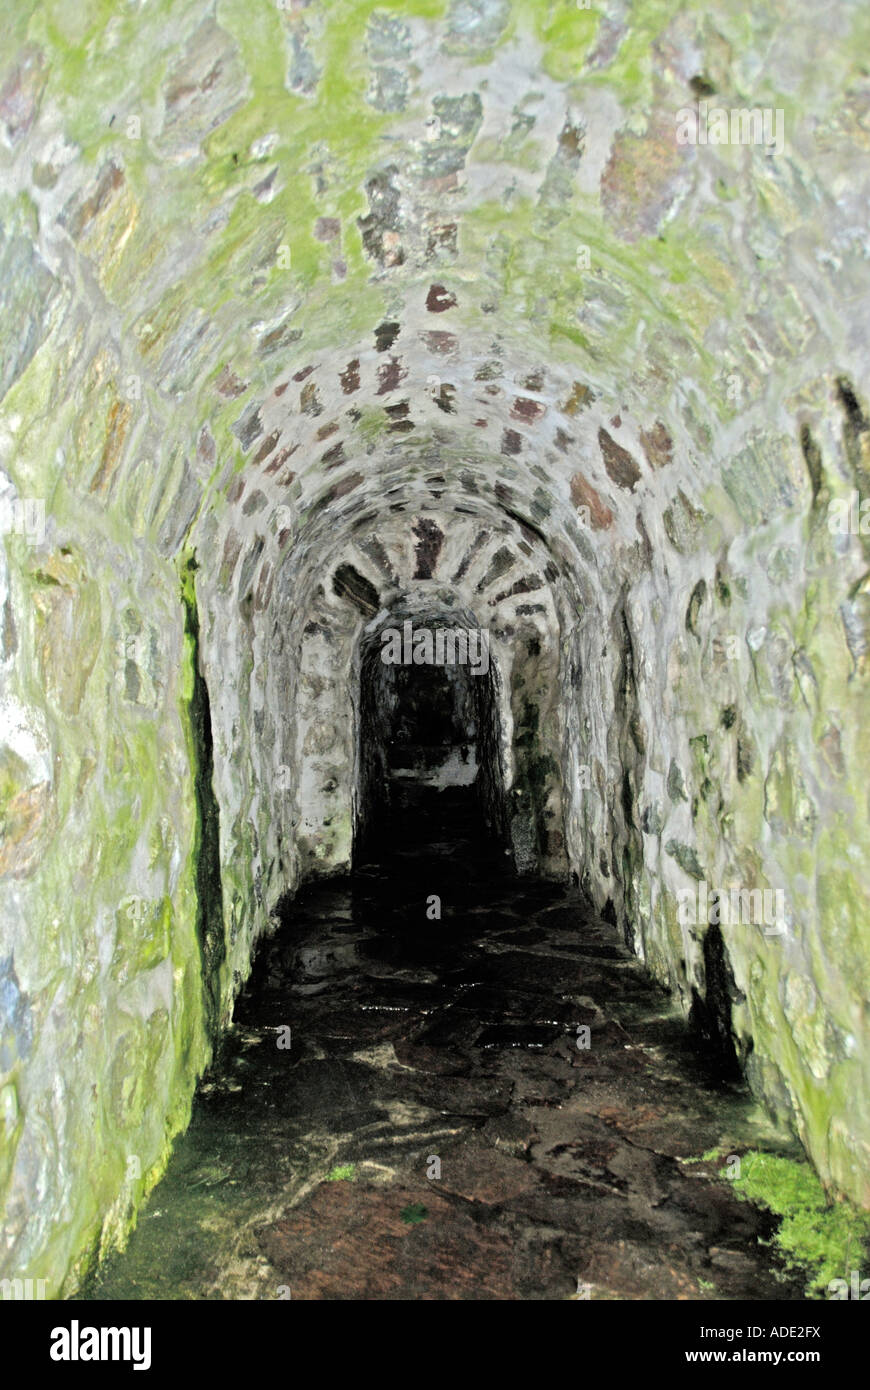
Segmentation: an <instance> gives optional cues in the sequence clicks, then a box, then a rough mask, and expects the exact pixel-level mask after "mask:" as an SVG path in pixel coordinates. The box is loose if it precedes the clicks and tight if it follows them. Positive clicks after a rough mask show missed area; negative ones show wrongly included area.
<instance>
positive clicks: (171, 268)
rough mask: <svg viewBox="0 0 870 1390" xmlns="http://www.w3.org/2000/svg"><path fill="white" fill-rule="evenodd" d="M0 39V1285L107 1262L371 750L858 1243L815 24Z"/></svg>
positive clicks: (840, 156) (193, 2)
mask: <svg viewBox="0 0 870 1390" xmlns="http://www.w3.org/2000/svg"><path fill="white" fill-rule="evenodd" d="M5 22H6V34H5V43H4V56H3V59H2V72H0V170H2V173H0V268H2V273H0V398H2V407H0V410H2V414H0V464H2V472H0V488H2V507H3V518H4V527H3V530H4V535H3V546H2V547H0V662H2V690H3V694H2V727H0V734H2V744H0V765H2V782H0V796H2V802H0V836H2V840H0V875H2V878H3V892H2V898H0V1029H2V1033H0V1045H2V1046H0V1206H2V1212H3V1216H2V1242H0V1274H2V1275H4V1276H8V1277H10V1278H12V1277H19V1276H23V1275H24V1274H27V1275H30V1276H32V1277H34V1278H43V1279H45V1280H46V1281H47V1284H48V1287H49V1289H50V1290H51V1293H52V1296H61V1297H67V1296H70V1295H71V1294H74V1292H75V1291H76V1289H78V1288H79V1287H80V1285H81V1283H82V1281H83V1280H84V1279H85V1277H86V1276H87V1275H88V1273H89V1271H90V1270H91V1269H92V1268H93V1266H94V1263H95V1261H96V1260H97V1259H98V1257H99V1256H100V1255H104V1254H105V1253H106V1252H111V1251H112V1250H114V1249H115V1248H116V1247H118V1246H119V1245H123V1243H124V1241H125V1240H126V1239H127V1238H128V1235H129V1232H130V1230H131V1228H132V1227H133V1226H134V1225H135V1222H136V1219H137V1214H138V1213H139V1212H140V1211H141V1210H142V1208H143V1204H144V1203H146V1202H147V1199H148V1196H149V1193H150V1192H151V1190H152V1189H153V1188H154V1186H155V1184H156V1183H158V1182H159V1181H160V1179H161V1177H162V1175H163V1174H164V1172H165V1171H166V1169H167V1165H168V1164H169V1163H171V1157H170V1156H171V1154H172V1152H173V1146H174V1145H177V1143H178V1142H179V1139H180V1136H182V1135H183V1133H184V1131H185V1130H186V1128H187V1126H188V1123H189V1121H190V1116H191V1107H192V1104H193V1100H194V1093H195V1090H196V1087H197V1083H198V1081H199V1080H200V1079H201V1078H202V1077H203V1075H204V1074H206V1072H207V1068H208V1067H209V1064H210V1063H211V1062H212V1059H213V1058H214V1056H215V1055H216V1050H217V1049H219V1047H220V1045H221V1039H222V1038H224V1037H225V1035H226V1034H227V1030H229V1029H231V1027H232V1021H233V1018H234V1009H235V1008H236V1004H237V1001H238V999H239V997H240V995H241V993H242V991H243V989H244V987H245V985H246V982H247V981H248V979H249V976H250V974H251V969H252V962H253V961H254V957H255V954H256V952H257V950H258V948H259V947H260V946H261V944H262V943H263V942H267V941H268V940H270V939H271V937H272V935H273V933H274V932H275V923H276V912H277V910H278V906H279V904H281V903H282V902H288V901H289V902H290V903H291V906H292V902H293V900H294V896H296V895H298V894H300V893H303V892H305V891H313V889H316V888H317V885H318V884H320V883H321V882H322V881H328V882H332V881H333V880H336V881H338V880H341V879H342V877H343V876H346V875H348V874H350V873H352V872H353V870H354V868H355V865H356V864H357V863H358V862H359V856H360V854H361V852H362V847H363V846H364V844H365V841H366V833H367V829H368V828H369V821H370V820H371V819H372V817H373V816H374V813H375V810H377V803H378V797H383V796H384V795H386V792H385V788H387V789H389V787H390V786H393V785H394V784H395V783H396V782H397V781H398V780H400V779H398V778H394V779H393V781H391V780H390V775H389V771H390V770H389V768H388V767H387V762H388V761H389V758H388V753H389V746H390V737H391V730H393V729H394V727H395V719H396V718H398V715H396V711H397V710H398V709H400V707H401V710H403V711H404V714H403V718H404V719H405V729H406V735H407V740H406V741H407V748H406V750H405V751H406V754H407V756H406V759H405V762H406V764H407V766H406V771H407V768H408V767H411V765H412V764H413V759H414V757H418V756H419V749H418V745H422V744H424V743H425V742H426V739H427V737H430V736H431V738H432V739H434V741H435V742H436V743H437V742H439V741H440V743H441V745H442V747H441V753H442V755H443V756H442V757H441V761H440V762H439V761H438V760H437V759H435V761H432V759H430V760H429V764H428V772H427V776H428V781H429V784H430V785H431V786H434V787H438V786H443V787H447V786H449V787H457V786H460V785H462V784H463V782H468V781H472V780H473V781H474V782H475V785H476V787H477V789H478V791H479V794H480V795H479V799H480V802H481V806H482V814H485V816H486V819H487V822H488V824H489V826H490V829H491V830H492V832H493V834H495V835H496V836H497V837H498V841H499V845H500V849H499V853H500V854H501V856H502V860H503V863H504V872H505V873H508V872H510V873H512V874H515V875H516V880H517V883H519V884H520V885H521V884H522V883H524V882H531V881H534V882H536V883H542V884H546V883H551V884H555V885H563V886H565V887H566V888H568V889H570V890H571V891H572V892H574V893H576V894H577V895H578V897H582V899H583V900H584V901H585V902H587V903H588V904H590V905H591V910H593V911H594V912H595V913H597V914H598V915H599V917H603V918H604V920H605V921H606V922H608V923H610V924H612V927H613V931H614V934H615V936H616V937H617V938H618V939H619V941H620V942H621V943H622V944H623V945H624V946H625V947H626V948H627V949H628V951H629V952H630V953H631V954H632V955H633V957H634V958H636V960H637V961H639V962H640V963H641V965H642V967H643V972H645V978H647V979H652V981H653V982H654V983H655V984H656V985H657V986H658V987H659V989H660V992H663V993H664V992H666V993H667V996H668V999H669V1001H670V1005H669V1007H672V1008H673V1010H674V1011H675V1013H676V1015H678V1016H680V1017H682V1018H683V1019H685V1020H688V1021H690V1022H691V1023H692V1025H693V1026H695V1027H698V1028H700V1032H701V1034H702V1035H705V1036H706V1037H707V1039H708V1040H710V1039H713V1040H714V1041H715V1040H718V1042H719V1043H720V1044H721V1045H722V1047H724V1048H726V1049H727V1050H728V1052H729V1053H730V1055H731V1056H732V1057H733V1059H734V1062H735V1065H736V1067H737V1068H738V1070H739V1073H740V1075H741V1076H742V1077H743V1078H744V1079H745V1084H746V1086H747V1087H748V1089H749V1093H750V1094H751V1096H752V1097H754V1099H755V1101H756V1102H757V1103H758V1104H759V1105H760V1106H761V1108H762V1109H763V1110H764V1112H765V1114H766V1115H768V1116H769V1117H771V1122H772V1123H775V1124H777V1125H779V1126H780V1127H782V1129H783V1130H784V1131H785V1132H787V1133H788V1134H789V1135H790V1136H791V1139H792V1140H793V1141H794V1143H795V1144H796V1145H798V1146H799V1148H800V1150H801V1152H802V1153H803V1155H805V1159H806V1161H807V1162H808V1164H809V1165H810V1166H811V1171H812V1172H814V1173H815V1174H816V1175H817V1178H818V1180H819V1181H820V1183H821V1185H822V1188H823V1189H824V1192H825V1194H826V1195H827V1199H828V1200H829V1201H831V1202H835V1203H845V1204H848V1205H849V1207H850V1209H854V1210H855V1211H856V1212H860V1211H861V1210H862V1209H867V1208H870V1014H868V1002H867V1001H868V998H870V936H868V927H867V921H868V913H870V879H868V874H867V869H866V864H867V860H868V856H870V800H868V792H867V779H866V776H865V772H866V768H867V766H868V760H870V744H868V730H870V706H868V697H867V691H868V686H867V680H868V670H867V659H868V658H867V653H868V635H870V606H868V604H870V600H868V594H870V589H868V576H870V520H868V521H866V524H865V518H864V502H865V500H866V499H867V498H870V414H868V411H870V406H868V399H870V397H868V378H867V344H868V341H870V277H868V268H867V256H868V241H867V228H868V196H870V158H868V153H870V144H868V142H870V77H868V69H867V64H866V58H865V56H862V55H866V53H867V51H868V39H870V13H868V10H867V8H866V6H863V5H861V4H859V3H851V0H837V3H835V4H834V5H833V7H832V8H831V9H830V10H829V11H828V12H827V14H826V18H825V29H826V34H825V39H826V45H827V46H826V52H825V61H824V63H823V64H822V63H820V62H819V60H818V52H817V47H818V33H817V29H818V12H817V8H816V7H815V6H812V5H810V4H808V3H804V0H759V3H757V4H754V5H753V6H752V7H751V9H749V10H746V9H744V8H741V7H738V8H737V9H735V8H734V7H733V6H731V5H729V4H727V3H725V0H713V3H712V4H708V5H705V6H703V7H701V6H697V5H694V4H686V3H684V0H643V3H640V4H635V5H628V4H626V3H623V0H602V3H600V4H591V5H585V4H577V3H574V0H571V2H570V3H568V0H550V3H545V2H544V0H535V3H532V0H402V2H401V3H398V2H397V0H392V2H391V0H377V2H376V3H373V0H331V2H330V3H329V4H327V3H323V0H286V3H280V2H279V3H277V4H274V3H269V2H268V0H262V3H258V4H255V5H251V4H250V3H243V2H242V0H212V2H210V3H206V0H149V3H144V0H143V3H136V2H135V0H125V3H109V0H80V3H77V4H75V5H72V4H69V3H67V0H21V3H19V4H16V5H15V6H14V7H11V8H7V13H6V15H5ZM720 110H724V111H725V113H726V116H727V113H728V112H731V113H732V125H733V113H734V111H738V112H742V113H743V115H744V116H745V117H746V118H747V119H746V121H745V122H744V124H743V126H741V127H740V131H742V135H743V136H745V137H746V138H738V139H737V140H733V139H728V138H718V139H715V138H713V136H714V134H715V133H716V130H717V128H716V127H715V125H713V124H711V121H712V120H713V118H714V116H715V113H716V112H717V111H720ZM753 113H759V121H758V123H757V129H756V125H755V124H754V123H753V120H752V119H750V118H751V117H752V116H753ZM760 113H770V114H771V115H773V114H775V116H776V123H775V125H774V122H773V120H771V122H770V123H769V124H765V123H764V122H765V121H766V115H765V117H764V121H762V119H761V115H760ZM774 130H775V132H776V134H775V137H774V134H773V132H774ZM718 134H719V136H720V137H721V136H722V134H723V132H722V128H721V124H720V126H719V127H718ZM755 136H758V138H754V137H755ZM406 623H407V624H413V625H414V626H415V627H417V628H420V627H430V628H435V629H438V628H439V627H441V628H451V629H453V630H459V629H461V630H464V631H468V632H472V631H474V632H485V633H486V634H487V638H488V646H487V651H486V658H487V659H486V670H485V671H484V670H482V669H481V670H480V671H479V672H478V673H477V674H474V673H468V672H467V671H465V672H463V671H461V670H460V668H458V667H457V668H455V669H449V668H447V667H445V668H443V670H441V671H440V672H439V671H438V670H437V668H436V667H432V669H431V670H429V669H426V670H425V671H424V670H423V669H422V668H420V669H419V670H418V668H417V667H415V666H402V665H396V666H394V667H392V666H388V665H385V664H384V662H383V661H382V660H380V659H379V656H380V652H381V648H382V645H383V641H384V634H385V633H386V632H387V631H388V630H390V629H394V630H396V631H398V632H402V631H403V626H404V624H406ZM415 680H416V681H417V682H418V683H417V684H416V685H415V684H414V682H415ZM412 687H413V689H412ZM415 692H416V693H415ZM436 706H437V710H436ZM427 709H428V711H429V715H430V716H431V718H430V720H429V726H431V727H429V726H426V719H425V718H424V716H425V715H426V711H427ZM437 711H440V714H439V713H437ZM436 715H437V717H436ZM415 720H416V722H415ZM439 720H440V724H439ZM427 727H429V733H428V734H427ZM432 728H435V729H436V734H434V735H433V734H432V733H431V729H432ZM438 730H440V732H438ZM451 730H452V732H451ZM415 749H417V752H416V753H415V751H414V750H415ZM400 753H401V750H399V752H398V753H396V756H395V757H394V759H393V761H394V763H395V762H397V766H396V767H393V769H392V771H393V773H394V774H395V773H396V771H397V769H398V771H399V772H401V770H402V768H401V764H402V757H401V756H400ZM408 759H410V762H408ZM412 770H413V768H412ZM418 770H419V769H418ZM382 809H383V808H382ZM435 888H436V889H437V891H438V892H440V893H443V894H444V895H445V901H446V900H447V898H448V897H449V891H450V890H449V888H448V886H447V884H446V883H445V884H444V885H442V886H441V887H438V885H437V884H436V885H435ZM719 889H724V890H725V891H726V892H727V891H730V890H734V889H736V890H737V891H738V894H744V893H745V894H746V895H748V899H747V900H751V901H755V900H756V898H755V897H753V895H757V897H758V899H761V895H763V894H764V893H765V892H767V893H768V894H769V895H771V896H773V895H777V894H778V895H779V896H778V899H777V901H778V902H779V904H780V907H781V910H780V911H779V912H778V914H777V918H776V924H775V926H770V925H768V926H767V927H765V926H764V925H763V924H762V925H759V924H753V923H751V922H748V921H743V920H739V919H738V920H733V914H732V920H726V914H723V915H722V918H721V921H720V920H719V917H718V916H717V915H715V914H713V913H710V912H709V911H708V906H709V903H710V901H711V899H712V898H713V896H714V890H719ZM427 891H428V890H427ZM433 891H434V890H433ZM702 896H703V903H704V907H703V910H701V909H700V908H699V910H697V911H696V910H692V911H691V912H686V911H685V910H683V909H684V907H685V904H686V903H687V902H691V903H692V904H693V905H694V904H700V902H701V900H702ZM643 972H642V973H643ZM288 1021H289V1022H292V1019H290V1020H288ZM422 1152H423V1153H425V1152H426V1150H425V1148H424V1149H423V1151H422ZM687 1152H688V1151H687Z"/></svg>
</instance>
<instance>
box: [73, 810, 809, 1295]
mask: <svg viewBox="0 0 870 1390" xmlns="http://www.w3.org/2000/svg"><path fill="white" fill-rule="evenodd" d="M442 802H443V798H442ZM448 809H449V810H450V812H451V817H450V819H452V825H451V835H450V839H446V838H442V839H441V840H439V839H438V838H437V837H438V835H440V834H443V829H442V828H439V825H438V824H437V823H431V822H430V823H429V824H427V825H424V826H422V827H421V826H420V825H419V824H416V825H414V826H413V833H412V828H411V827H410V826H406V827H405V828H406V830H407V831H408V833H407V834H405V835H403V834H402V830H401V825H400V826H399V827H396V828H395V832H394V834H393V836H392V838H391V843H390V849H389V852H387V853H386V854H382V855H381V857H380V860H379V862H373V863H371V864H369V865H367V866H365V867H363V868H361V869H360V870H359V871H358V872H357V873H356V874H355V875H354V877H353V878H352V879H344V880H335V879H333V880H330V881H327V882H324V883H321V884H320V885H315V886H311V887H309V888H307V889H306V890H304V891H303V892H302V893H301V894H299V895H298V896H297V897H296V898H295V899H294V900H293V901H292V902H289V903H288V904H286V905H285V907H284V910H283V914H282V926H281V928H280V930H279V932H278V933H277V934H276V935H275V936H274V937H273V938H271V939H270V940H269V941H267V942H266V943H264V945H263V948H262V949H261V952H260V954H259V957H258V959H257V961H256V964H255V969H254V972H253V975H252V977H251V980H250V982H249V985H248V988H247V989H246V991H245V993H244V995H243V996H242V998H241V999H240V1001H239V1004H238V1007H237V1010H236V1022H235V1024H234V1026H233V1029H232V1030H231V1033H230V1035H229V1037H228V1039H227V1042H226V1046H225V1047H224V1049H223V1053H222V1056H221V1058H220V1060H219V1062H218V1063H217V1064H216V1065H215V1067H214V1068H213V1070H212V1072H211V1074H210V1075H209V1076H208V1077H207V1078H206V1079H205V1081H204V1083H203V1084H202V1085H201V1087H200V1090H199V1094H198V1097H197V1100H196V1104H195V1109H194V1118H193V1121H192V1124H191V1126H190V1128H189V1130H188V1132H187V1133H186V1134H185V1135H184V1136H183V1138H182V1139H180V1141H179V1142H178V1143H177V1144H176V1147H175V1151H174V1153H173V1156H172V1159H171V1162H170V1165H169V1168H168V1171H167V1173H166V1176H165V1177H164V1178H163V1180H162V1182H161V1183H160V1184H159V1185H158V1186H157V1188H156V1189H155V1190H154V1192H153V1193H152V1195H151V1198H150V1200H149V1202H148V1204H147V1206H146V1207H145V1209H144V1211H143V1213H142V1215H141V1217H140V1220H139V1225H138V1228H137V1230H136V1231H135V1233H134V1235H133V1236H132V1238H131V1240H130V1242H129V1245H128V1247H127V1250H126V1251H125V1252H124V1253H123V1254H122V1255H117V1256H114V1257H111V1258H110V1259H109V1260H108V1261H107V1262H106V1263H105V1264H104V1266H103V1268H102V1271H101V1273H100V1274H99V1275H98V1276H97V1277H96V1278H94V1279H92V1280H91V1282H90V1283H89V1285H88V1286H87V1288H86V1289H85V1290H84V1293H83V1295H80V1296H84V1297H86V1298H93V1299H108V1298H124V1299H275V1298H293V1299H407V1298H411V1299H571V1298H578V1297H581V1298H591V1299H707V1300H715V1299H737V1298H749V1299H782V1298H800V1297H802V1291H801V1289H800V1288H799V1287H797V1286H796V1285H794V1284H790V1283H787V1282H783V1281H782V1280H781V1279H780V1278H778V1277H777V1273H776V1271H775V1268H774V1264H773V1259H772V1256H771V1254H770V1251H769V1250H768V1249H767V1248H766V1247H765V1246H764V1245H763V1244H761V1241H763V1240H764V1239H765V1238H766V1237H769V1235H770V1226H769V1219H768V1218H767V1217H766V1216H765V1215H764V1214H763V1213H761V1212H759V1211H757V1210H756V1209H755V1208H753V1207H751V1206H749V1205H748V1204H746V1203H744V1202H741V1201H739V1200H738V1199H737V1197H736V1196H735V1195H734V1193H733V1192H732V1190H731V1189H730V1188H729V1186H728V1183H727V1182H726V1181H724V1180H723V1178H722V1176H721V1175H720V1174H719V1173H718V1171H717V1170H718V1169H719V1168H720V1167H721V1166H722V1163H724V1155H727V1154H731V1153H738V1154H739V1153H740V1152H741V1151H744V1150H746V1149H748V1148H757V1147H759V1146H761V1147H767V1148H776V1147H781V1141H780V1142H778V1140H777V1136H776V1135H775V1134H774V1133H773V1132H772V1131H771V1130H770V1128H769V1127H768V1126H767V1124H766V1122H765V1120H764V1118H763V1116H762V1115H761V1114H760V1112H759V1111H758V1110H757V1109H756V1108H755V1107H754V1106H753V1105H752V1103H751V1101H750V1100H749V1098H748V1096H747V1095H746V1094H745V1092H744V1091H743V1090H742V1089H741V1088H740V1087H739V1086H738V1085H735V1084H734V1083H729V1082H727V1081H724V1080H723V1079H722V1077H721V1075H720V1074H718V1073H717V1070H716V1068H715V1066H714V1064H713V1062H712V1061H711V1059H709V1058H705V1057H703V1056H702V1055H701V1054H700V1052H699V1048H698V1044H697V1042H696V1041H695V1039H694V1038H693V1036H692V1035H691V1034H690V1033H689V1031H688V1030H687V1028H686V1027H685V1026H684V1025H683V1023H682V1022H681V1021H680V1020H678V1019H677V1018H675V1017H674V1015H673V1012H672V1011H671V1009H670V1007H669V1003H668V1000H667V997H666V996H664V995H663V994H662V993H661V992H660V991H659V990H658V989H656V988H655V987H654V986H653V985H651V984H650V983H649V981H648V980H647V978H646V977H645V975H644V972H643V971H642V969H641V967H640V966H639V965H638V963H637V962H636V961H635V960H634V959H633V957H631V956H630V955H629V953H628V952H627V950H626V949H625V947H624V946H623V945H622V944H621V942H620V940H619V939H618V936H617V933H616V930H615V929H614V928H613V927H611V926H609V925H607V924H606V923H604V922H602V921H601V920H600V919H599V918H597V917H596V916H595V915H594V914H593V913H592V912H590V910H589V909H588V907H587V906H586V905H585V904H584V902H583V901H582V899H581V898H580V896H579V894H578V893H577V892H576V891H575V890H572V889H565V888H564V887H563V886H560V885H554V884H550V883H543V882H533V881H529V880H526V879H517V878H515V877H514V876H512V874H511V873H510V872H509V871H508V869H507V868H506V860H505V859H504V857H503V855H500V854H499V852H498V851H497V850H495V849H494V848H493V847H492V846H489V845H481V844H479V843H478V842H476V841H474V840H473V839H471V838H468V837H467V836H465V834H464V832H465V830H466V829H467V826H466V825H465V824H464V823H463V820H462V815H461V811H460V808H453V807H448ZM421 830H422V833H424V834H425V835H428V837H429V839H428V848H427V849H426V850H425V851H421V850H420V849H419V848H415V844H417V845H418V844H419V843H420V842H421V841H420V840H419V838H415V836H419V835H420V833H421ZM433 836H434V837H435V838H434V841H433V838H432V837H433ZM433 894H438V895H440V899H441V914H442V915H441V918H440V920H431V919H430V918H429V917H428V916H427V900H428V899H429V897H430V895H433ZM430 911H434V909H432V908H430ZM288 1028H289V1030H290V1033H289V1042H290V1046H289V1047H286V1046H280V1045H279V1044H281V1043H286V1042H287V1041H288V1033H287V1029H288ZM585 1029H588V1030H589V1032H588V1035H587V1034H586V1033H585V1032H584V1030H585ZM587 1041H588V1044H589V1045H588V1046H584V1043H586V1042H587ZM713 1148H719V1149H720V1150H721V1152H722V1154H723V1159H722V1160H720V1162H719V1163H716V1162H709V1161H708V1162H697V1161H695V1162H686V1161H685V1160H687V1159H697V1158H698V1156H700V1155H701V1154H703V1153H705V1152H708V1151H709V1150H711V1149H713Z"/></svg>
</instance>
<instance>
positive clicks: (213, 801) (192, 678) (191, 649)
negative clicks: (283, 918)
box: [181, 555, 226, 1043]
mask: <svg viewBox="0 0 870 1390" xmlns="http://www.w3.org/2000/svg"><path fill="white" fill-rule="evenodd" d="M198 568H199V567H198V565H197V562H196V558H195V556H194V555H186V556H185V557H184V559H183V561H182V566H181V598H182V603H183V605H184V636H185V645H186V647H187V658H188V661H189V663H190V664H189V685H188V694H187V700H186V711H185V713H186V721H187V730H188V738H189V744H190V755H191V766H192V769H193V790H194V799H195V803H196V826H195V831H194V847H193V856H194V883H195V889H196V934H197V940H198V941H199V948H200V953H201V957H202V987H203V1006H204V1012H205V1026H206V1032H207V1034H208V1036H209V1038H210V1039H211V1041H212V1043H214V1042H215V1040H216V1038H217V1034H218V1030H219V1028H220V1025H221V979H220V977H221V968H222V966H223V963H224V960H225V959H226V941H225V939H224V928H223V889H222V882H221V862H220V809H219V807H218V802H217V797H216V796H215V792H214V784H213V777H214V744H213V737H212V723H211V706H210V702H209V693H208V685H207V684H206V680H205V677H204V675H203V673H202V666H201V661H200V628H199V610H198V607H197V601H196V580H195V576H196V571H197V569H198Z"/></svg>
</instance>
